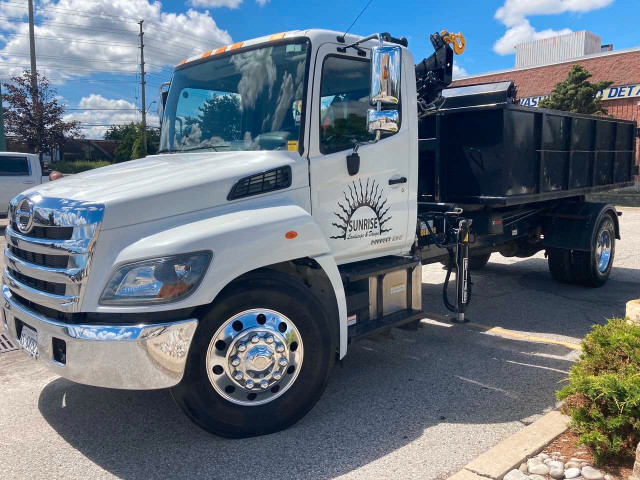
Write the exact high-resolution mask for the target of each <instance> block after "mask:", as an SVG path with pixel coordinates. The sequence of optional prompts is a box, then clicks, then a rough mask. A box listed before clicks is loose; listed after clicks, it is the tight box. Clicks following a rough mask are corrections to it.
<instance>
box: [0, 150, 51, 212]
mask: <svg viewBox="0 0 640 480" xmlns="http://www.w3.org/2000/svg"><path fill="white" fill-rule="evenodd" d="M50 173H51V172H48V171H46V170H45V171H43V169H42V166H41V165H40V159H39V158H38V155H35V154H31V153H19V152H0V215H4V214H6V213H7V208H8V206H9V200H11V199H12V198H13V197H15V196H16V195H18V194H19V193H20V192H22V191H24V190H26V189H28V188H31V187H33V186H34V185H40V184H42V183H45V182H48V181H49V174H50Z"/></svg>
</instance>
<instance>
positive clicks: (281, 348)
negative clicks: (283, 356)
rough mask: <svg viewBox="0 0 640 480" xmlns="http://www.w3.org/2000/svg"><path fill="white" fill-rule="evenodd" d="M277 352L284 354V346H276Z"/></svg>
mask: <svg viewBox="0 0 640 480" xmlns="http://www.w3.org/2000/svg"><path fill="white" fill-rule="evenodd" d="M276 351H278V352H284V345H283V344H281V343H279V344H278V345H276Z"/></svg>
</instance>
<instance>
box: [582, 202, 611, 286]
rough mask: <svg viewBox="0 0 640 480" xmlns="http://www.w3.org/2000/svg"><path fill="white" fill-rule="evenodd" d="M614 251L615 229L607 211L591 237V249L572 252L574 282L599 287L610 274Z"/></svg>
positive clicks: (605, 281)
mask: <svg viewBox="0 0 640 480" xmlns="http://www.w3.org/2000/svg"><path fill="white" fill-rule="evenodd" d="M615 251H616V230H615V224H614V220H613V218H612V217H611V215H610V214H609V213H607V214H605V215H603V216H602V218H601V219H600V223H599V224H598V228H597V230H596V233H595V235H594V237H593V239H592V245H591V251H589V252H574V254H573V261H572V274H573V278H574V281H575V283H577V284H579V285H584V286H586V287H601V286H602V285H604V284H605V283H607V280H608V279H609V276H610V275H611V268H612V266H613V257H614V254H615Z"/></svg>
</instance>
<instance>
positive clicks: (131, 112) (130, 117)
mask: <svg viewBox="0 0 640 480" xmlns="http://www.w3.org/2000/svg"><path fill="white" fill-rule="evenodd" d="M78 108H82V109H87V110H82V111H69V112H68V113H67V114H66V115H65V116H64V120H66V121H70V120H79V121H80V122H82V123H83V124H84V125H121V124H124V123H130V122H139V121H140V112H139V111H138V106H136V105H135V104H134V103H132V102H128V101H127V100H123V99H108V98H105V97H103V96H102V95H99V94H95V93H92V94H91V95H89V96H88V97H83V98H82V99H81V100H80V102H79V103H78ZM158 122H159V120H158V116H157V115H156V114H155V113H154V112H153V111H151V110H150V111H149V113H147V125H150V126H157V125H158V124H159V123H158ZM108 128H109V127H108V126H87V127H86V128H85V129H83V133H84V134H85V136H86V138H102V137H103V136H104V133H105V132H106V131H107V130H108Z"/></svg>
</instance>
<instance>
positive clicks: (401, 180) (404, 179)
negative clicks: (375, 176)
mask: <svg viewBox="0 0 640 480" xmlns="http://www.w3.org/2000/svg"><path fill="white" fill-rule="evenodd" d="M399 183H407V177H400V178H390V179H389V185H398V184H399Z"/></svg>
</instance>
